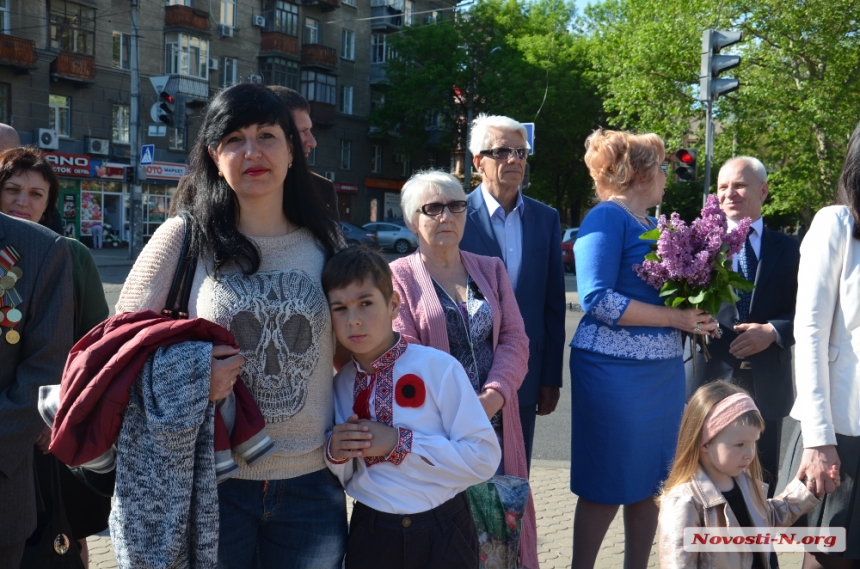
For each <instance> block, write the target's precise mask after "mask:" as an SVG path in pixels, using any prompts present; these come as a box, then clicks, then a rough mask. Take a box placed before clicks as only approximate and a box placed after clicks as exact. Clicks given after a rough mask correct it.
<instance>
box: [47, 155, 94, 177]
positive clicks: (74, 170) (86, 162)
mask: <svg viewBox="0 0 860 569" xmlns="http://www.w3.org/2000/svg"><path fill="white" fill-rule="evenodd" d="M43 154H44V156H45V160H47V161H48V163H50V164H51V167H52V168H53V169H54V172H56V173H57V175H58V176H71V177H74V178H89V177H90V157H89V156H85V155H83V154H64V153H61V152H45V153H43Z"/></svg>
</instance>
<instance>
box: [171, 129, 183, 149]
mask: <svg viewBox="0 0 860 569" xmlns="http://www.w3.org/2000/svg"><path fill="white" fill-rule="evenodd" d="M167 143H168V144H169V146H170V149H171V150H185V129H184V128H174V127H172V126H169V127H167Z"/></svg>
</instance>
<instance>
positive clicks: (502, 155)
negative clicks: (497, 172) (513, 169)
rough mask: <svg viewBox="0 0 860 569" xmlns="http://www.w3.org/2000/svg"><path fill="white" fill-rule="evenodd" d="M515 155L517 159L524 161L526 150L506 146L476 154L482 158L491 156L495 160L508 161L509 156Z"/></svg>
mask: <svg viewBox="0 0 860 569" xmlns="http://www.w3.org/2000/svg"><path fill="white" fill-rule="evenodd" d="M514 153H516V155H517V158H519V159H520V160H525V159H526V153H528V149H526V148H523V147H522V146H520V147H519V148H510V147H508V146H500V147H499V148H491V149H489V150H481V151H480V152H479V153H478V154H482V155H484V156H492V157H493V158H495V159H496V160H509V159H510V157H511V155H512V154H514Z"/></svg>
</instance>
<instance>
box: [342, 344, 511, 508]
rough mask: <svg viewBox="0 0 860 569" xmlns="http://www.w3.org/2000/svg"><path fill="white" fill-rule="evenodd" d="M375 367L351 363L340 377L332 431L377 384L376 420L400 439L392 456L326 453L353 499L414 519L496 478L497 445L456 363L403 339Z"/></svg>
mask: <svg viewBox="0 0 860 569" xmlns="http://www.w3.org/2000/svg"><path fill="white" fill-rule="evenodd" d="M372 368H373V369H372V370H367V371H365V370H362V369H360V367H359V366H358V365H357V364H355V363H354V365H346V366H344V367H343V369H341V370H340V372H339V373H338V374H337V376H336V377H335V380H334V383H335V393H334V399H335V424H341V423H344V422H346V420H347V419H348V418H349V417H350V416H351V415H352V414H353V404H354V402H355V399H356V398H357V397H358V395H359V394H360V393H361V391H362V390H363V389H364V388H365V387H366V386H367V385H368V384H369V383H372V387H371V389H372V394H371V397H370V404H369V413H370V418H371V420H374V421H378V422H380V423H384V424H386V425H388V426H391V427H395V428H397V429H398V431H399V435H400V436H399V440H398V444H397V446H396V447H395V448H394V450H393V451H392V452H391V454H390V455H388V456H387V457H369V458H364V459H349V460H345V461H336V460H333V459H332V457H331V455H330V454H329V453H326V455H327V456H326V458H327V460H326V463H327V464H328V467H329V469H331V471H332V472H333V473H334V474H335V475H336V476H337V477H338V478H339V479H340V481H341V483H342V484H343V486H344V488H345V489H346V493H347V494H349V496H350V497H352V498H355V499H356V500H358V501H359V502H361V503H362V504H364V505H366V506H369V507H371V508H374V509H376V510H379V511H382V512H386V513H392V514H415V513H420V512H424V511H427V510H431V509H433V508H435V507H436V506H439V505H441V504H443V503H445V502H447V501H448V500H450V499H451V498H453V497H454V496H456V495H457V494H458V493H460V492H462V491H463V490H465V489H466V488H468V487H469V486H472V485H474V484H477V483H479V482H483V481H484V480H487V479H489V478H490V477H492V476H493V474H494V473H495V472H496V468H497V467H498V465H499V461H500V460H501V449H500V448H499V442H498V439H497V438H496V434H495V432H494V431H493V428H492V426H491V425H490V421H489V419H487V415H486V413H484V409H483V407H481V404H480V402H479V401H478V398H477V396H476V395H475V391H474V389H473V388H472V384H471V383H470V382H469V378H468V376H467V375H466V372H465V371H464V370H463V367H462V366H461V365H460V363H459V362H457V360H456V359H454V358H453V357H451V356H450V355H448V354H446V353H444V352H441V351H439V350H436V349H433V348H428V347H426V346H419V345H417V344H407V343H406V342H405V341H403V340H402V339H401V340H400V341H398V342H397V344H395V345H394V347H392V348H391V349H390V350H389V351H388V352H386V353H385V354H383V355H382V356H380V358H379V359H377V360H376V361H375V362H374V363H373V366H372ZM374 376H375V377H374ZM422 387H423V393H424V396H423V398H422V397H421V396H420V393H421V392H422ZM422 399H423V401H422Z"/></svg>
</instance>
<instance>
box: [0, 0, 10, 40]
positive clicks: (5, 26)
mask: <svg viewBox="0 0 860 569" xmlns="http://www.w3.org/2000/svg"><path fill="white" fill-rule="evenodd" d="M9 1H10V0H0V33H2V34H8V33H9Z"/></svg>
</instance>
